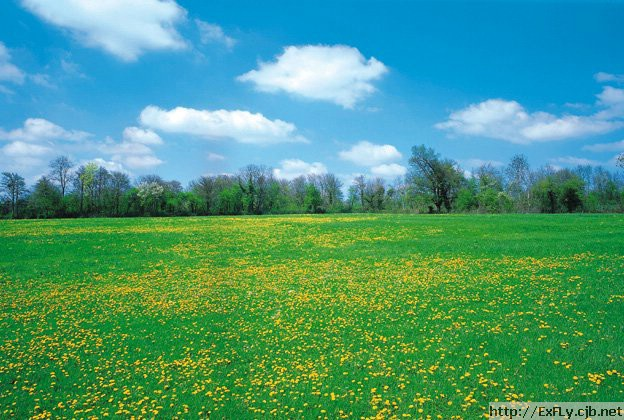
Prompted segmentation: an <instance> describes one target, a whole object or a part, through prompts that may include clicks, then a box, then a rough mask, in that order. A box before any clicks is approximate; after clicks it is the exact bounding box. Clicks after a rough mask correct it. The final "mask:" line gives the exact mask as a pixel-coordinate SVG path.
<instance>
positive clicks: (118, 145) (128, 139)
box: [99, 127, 164, 169]
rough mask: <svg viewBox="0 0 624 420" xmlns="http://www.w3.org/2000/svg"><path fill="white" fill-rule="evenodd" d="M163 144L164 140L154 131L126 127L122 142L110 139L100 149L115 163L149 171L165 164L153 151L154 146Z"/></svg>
mask: <svg viewBox="0 0 624 420" xmlns="http://www.w3.org/2000/svg"><path fill="white" fill-rule="evenodd" d="M161 144H163V140H162V138H161V137H160V136H159V135H158V134H156V133H154V132H153V131H152V130H146V129H142V128H139V127H126V128H125V129H124V131H123V140H122V141H120V142H116V141H114V140H113V139H111V138H110V137H109V138H107V139H106V141H105V142H104V144H102V145H101V146H100V148H99V149H100V151H101V152H102V153H105V154H108V155H110V156H111V159H112V161H113V162H119V163H122V164H123V165H124V166H126V167H128V168H130V169H148V168H153V167H156V166H158V165H161V164H163V163H164V162H163V161H162V160H160V159H159V158H158V157H156V154H155V152H154V150H153V149H152V146H159V145H161Z"/></svg>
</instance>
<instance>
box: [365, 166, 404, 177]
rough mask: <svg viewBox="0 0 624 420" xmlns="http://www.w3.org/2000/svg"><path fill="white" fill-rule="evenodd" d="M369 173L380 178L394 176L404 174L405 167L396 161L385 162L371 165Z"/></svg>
mask: <svg viewBox="0 0 624 420" xmlns="http://www.w3.org/2000/svg"><path fill="white" fill-rule="evenodd" d="M371 173H372V174H373V175H375V176H379V177H382V178H396V177H398V176H404V175H405V174H406V173H407V168H406V167H405V166H403V165H399V164H398V163H385V164H383V165H378V166H373V167H372V168H371Z"/></svg>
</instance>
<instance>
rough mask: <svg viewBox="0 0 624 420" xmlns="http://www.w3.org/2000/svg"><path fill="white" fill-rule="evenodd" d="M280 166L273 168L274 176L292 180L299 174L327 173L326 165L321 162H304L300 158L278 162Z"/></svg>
mask: <svg viewBox="0 0 624 420" xmlns="http://www.w3.org/2000/svg"><path fill="white" fill-rule="evenodd" d="M280 165H281V166H280V167H279V168H275V169H273V175H274V176H275V177H276V178H280V179H287V180H292V179H295V178H297V177H298V176H301V175H322V174H326V173H327V167H326V166H325V165H323V164H322V163H321V162H312V163H308V162H304V161H303V160H301V159H286V160H282V161H281V162H280Z"/></svg>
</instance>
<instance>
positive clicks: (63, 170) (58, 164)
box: [49, 156, 74, 197]
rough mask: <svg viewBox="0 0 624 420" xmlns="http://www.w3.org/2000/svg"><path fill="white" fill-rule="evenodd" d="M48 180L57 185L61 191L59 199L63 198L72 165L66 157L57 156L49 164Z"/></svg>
mask: <svg viewBox="0 0 624 420" xmlns="http://www.w3.org/2000/svg"><path fill="white" fill-rule="evenodd" d="M49 166H50V169H51V171H50V179H51V180H52V181H55V182H57V183H58V185H59V188H60V189H61V197H65V191H66V189H67V186H68V184H69V182H70V181H71V170H72V168H73V167H74V163H73V162H72V161H71V160H69V158H68V157H67V156H59V157H57V158H56V159H54V160H52V161H51V162H50V165H49Z"/></svg>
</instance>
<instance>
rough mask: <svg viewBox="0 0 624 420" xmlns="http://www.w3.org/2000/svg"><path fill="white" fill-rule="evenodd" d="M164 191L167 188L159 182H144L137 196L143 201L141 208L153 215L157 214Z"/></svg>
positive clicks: (138, 188)
mask: <svg viewBox="0 0 624 420" xmlns="http://www.w3.org/2000/svg"><path fill="white" fill-rule="evenodd" d="M164 191H165V187H163V186H162V185H160V184H159V183H158V182H143V183H142V184H140V185H139V186H138V187H137V195H138V197H139V199H140V200H141V206H142V207H143V209H144V211H148V212H149V213H150V214H151V215H155V214H157V213H158V212H159V209H160V202H161V201H162V198H163V193H164Z"/></svg>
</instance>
